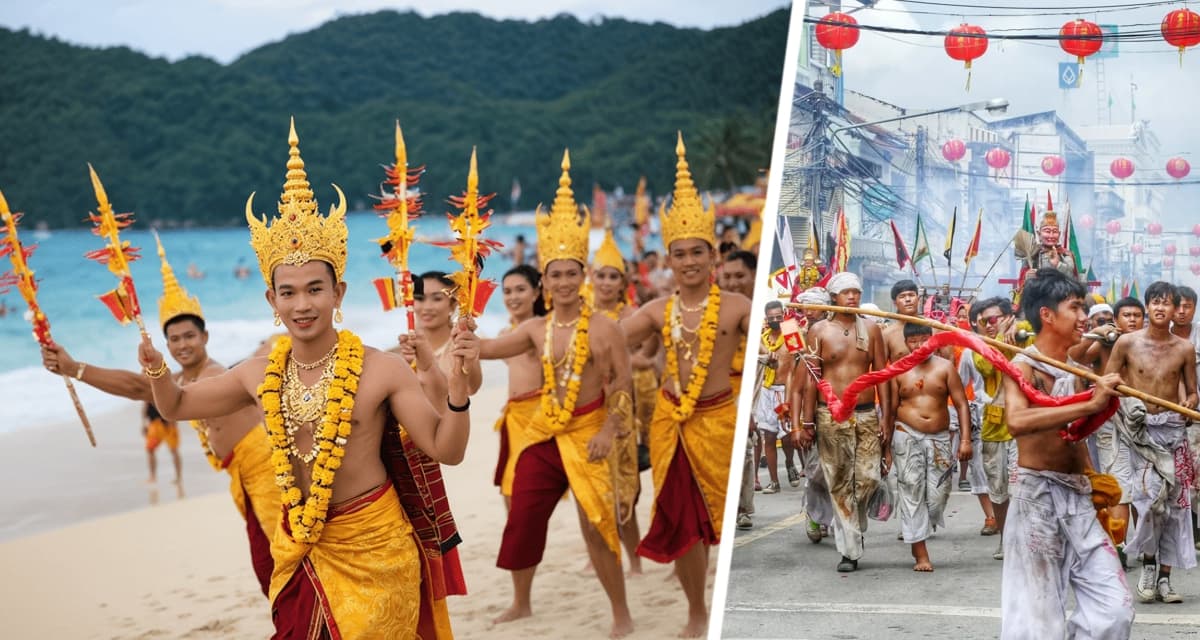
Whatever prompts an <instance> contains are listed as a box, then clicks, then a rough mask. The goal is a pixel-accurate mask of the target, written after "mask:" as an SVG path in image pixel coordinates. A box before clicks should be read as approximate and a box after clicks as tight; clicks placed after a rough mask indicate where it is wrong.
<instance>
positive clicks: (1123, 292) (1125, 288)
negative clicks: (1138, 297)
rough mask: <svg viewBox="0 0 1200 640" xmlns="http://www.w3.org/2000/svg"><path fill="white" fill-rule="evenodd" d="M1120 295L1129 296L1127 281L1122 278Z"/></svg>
mask: <svg viewBox="0 0 1200 640" xmlns="http://www.w3.org/2000/svg"><path fill="white" fill-rule="evenodd" d="M1121 297H1122V298H1128V297H1129V283H1128V282H1126V281H1125V279H1124V278H1122V279H1121Z"/></svg>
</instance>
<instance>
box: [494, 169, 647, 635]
mask: <svg viewBox="0 0 1200 640" xmlns="http://www.w3.org/2000/svg"><path fill="white" fill-rule="evenodd" d="M570 168H571V164H570V156H569V154H568V153H566V152H564V153H563V160H562V176H561V177H560V178H559V181H558V191H557V192H556V194H555V197H554V203H553V204H552V205H551V207H550V210H549V211H548V212H546V211H543V210H542V208H541V207H538V210H537V212H536V216H537V234H538V260H539V263H540V266H541V269H542V289H543V293H544V295H545V297H546V299H547V300H548V301H549V305H550V311H549V312H548V313H547V315H546V316H545V317H544V318H531V319H529V320H526V321H525V322H524V323H522V324H521V325H519V326H517V327H515V328H514V329H513V330H512V331H510V332H508V333H507V334H505V335H503V336H500V337H498V338H496V339H494V340H485V341H483V343H482V346H481V350H480V353H481V356H482V357H483V358H489V359H502V358H511V357H514V356H517V355H520V354H523V353H528V352H531V351H532V352H534V353H538V354H540V355H541V365H542V389H541V396H542V397H541V401H540V402H541V407H540V411H539V412H538V413H537V415H535V416H534V419H533V420H532V421H531V422H530V424H529V425H528V426H527V428H526V429H525V430H524V431H523V432H522V433H512V432H510V433H509V446H510V454H509V455H510V457H511V459H512V460H513V463H512V464H514V471H513V482H512V508H511V509H510V511H509V514H508V522H507V523H506V524H505V526H504V534H503V536H502V538H501V542H500V554H499V558H498V559H497V560H496V566H498V567H500V568H502V569H508V570H509V571H512V575H513V604H512V606H511V607H510V608H509V609H508V610H507V611H505V612H503V613H502V614H501V615H500V616H499V617H498V618H496V622H507V621H510V620H515V619H517V618H522V617H525V616H528V615H531V614H532V611H533V609H532V606H531V603H530V590H531V587H532V583H533V575H534V572H535V571H536V570H537V566H538V564H540V563H541V561H542V557H543V554H544V552H545V548H546V533H547V529H548V527H549V521H550V516H551V514H552V513H553V512H554V508H555V506H556V505H557V503H558V501H559V499H560V498H561V497H562V496H563V494H564V492H566V491H567V490H568V489H570V491H571V492H572V493H573V494H574V495H575V502H576V506H577V508H578V509H579V516H580V525H581V527H582V528H583V538H584V541H585V542H586V543H587V548H588V556H589V557H590V559H591V561H592V565H593V567H594V568H595V570H596V576H597V577H598V578H599V579H600V584H601V585H602V586H603V588H604V591H605V594H606V595H607V596H608V599H609V602H610V604H611V605H612V611H613V626H612V633H613V636H614V637H620V636H622V635H625V634H627V633H629V632H630V631H632V629H633V621H632V619H631V618H630V616H629V608H628V606H627V604H626V600H625V578H624V575H623V574H622V572H621V555H620V554H621V545H620V538H619V534H618V525H617V523H618V515H619V514H618V507H617V504H616V499H615V491H614V473H613V472H614V469H613V467H612V465H611V464H610V460H611V458H610V454H611V453H612V450H613V447H614V444H615V442H616V440H617V439H618V438H619V437H621V436H627V434H628V433H629V431H630V429H631V424H632V418H633V413H632V411H633V402H632V381H631V378H630V370H629V354H628V352H627V351H626V349H625V348H624V343H623V341H622V336H621V330H620V328H619V327H618V326H617V323H616V322H614V321H613V320H612V319H610V318H609V317H608V316H606V315H604V314H602V313H593V311H594V310H593V309H592V307H591V305H590V304H589V303H588V302H587V300H586V299H585V298H584V297H583V296H582V295H581V288H582V286H583V283H584V278H585V276H586V270H587V260H588V222H587V220H588V216H587V215H586V209H585V210H584V212H583V215H581V212H580V207H579V206H578V205H576V204H575V197H574V193H573V192H572V190H571V176H570V173H569V170H570Z"/></svg>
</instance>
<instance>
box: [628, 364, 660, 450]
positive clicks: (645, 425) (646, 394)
mask: <svg viewBox="0 0 1200 640" xmlns="http://www.w3.org/2000/svg"><path fill="white" fill-rule="evenodd" d="M657 395H658V374H657V373H655V372H654V369H634V370H633V421H634V425H635V426H636V427H637V435H638V442H640V443H642V444H646V443H647V442H648V441H649V440H648V438H649V437H650V420H651V418H653V417H654V404H655V402H656V399H655V398H656V397H657Z"/></svg>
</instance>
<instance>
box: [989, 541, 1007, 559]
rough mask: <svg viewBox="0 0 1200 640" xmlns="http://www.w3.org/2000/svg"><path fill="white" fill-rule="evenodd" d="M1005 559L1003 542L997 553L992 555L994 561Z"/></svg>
mask: <svg viewBox="0 0 1200 640" xmlns="http://www.w3.org/2000/svg"><path fill="white" fill-rule="evenodd" d="M1003 559H1004V542H1003V541H1001V542H1000V544H998V545H996V552H995V553H993V554H992V560H1003Z"/></svg>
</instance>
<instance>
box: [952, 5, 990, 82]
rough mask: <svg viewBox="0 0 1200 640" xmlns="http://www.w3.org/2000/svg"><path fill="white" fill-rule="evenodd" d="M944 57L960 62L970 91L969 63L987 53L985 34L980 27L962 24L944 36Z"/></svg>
mask: <svg viewBox="0 0 1200 640" xmlns="http://www.w3.org/2000/svg"><path fill="white" fill-rule="evenodd" d="M943 46H944V47H945V48H946V55H948V56H950V57H951V58H953V59H954V60H960V61H962V63H963V66H964V67H965V68H966V70H967V90H968V91H970V90H971V61H972V60H975V59H976V58H978V57H980V56H982V55H983V54H984V53H987V48H988V41H987V32H986V31H984V30H983V28H982V27H978V26H976V25H973V24H967V23H965V22H964V23H963V24H960V25H958V26H957V27H955V28H953V29H951V30H950V32H949V33H947V34H946V42H945V43H944V45H943Z"/></svg>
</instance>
